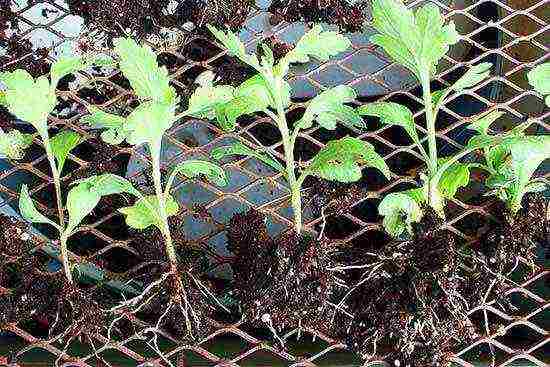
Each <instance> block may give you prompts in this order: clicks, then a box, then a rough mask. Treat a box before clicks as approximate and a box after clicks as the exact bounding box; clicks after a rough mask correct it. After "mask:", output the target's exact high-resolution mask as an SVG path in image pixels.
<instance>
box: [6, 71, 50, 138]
mask: <svg viewBox="0 0 550 367" xmlns="http://www.w3.org/2000/svg"><path fill="white" fill-rule="evenodd" d="M0 81H1V82H3V83H4V84H5V86H6V90H5V91H4V101H5V104H6V107H7V108H8V110H9V111H10V113H12V114H13V115H15V116H16V117H17V118H19V119H21V120H23V121H27V122H29V123H30V124H32V125H33V126H34V127H35V128H36V130H38V132H39V134H40V135H41V136H47V133H48V126H47V119H48V115H49V114H50V112H52V110H53V109H54V107H55V105H56V104H57V98H56V96H55V93H54V92H53V91H52V90H51V89H50V83H49V82H48V79H46V77H43V76H42V77H39V78H38V79H36V80H34V79H33V78H32V76H31V75H30V74H29V73H28V72H26V71H24V70H15V71H13V72H7V73H1V74H0Z"/></svg>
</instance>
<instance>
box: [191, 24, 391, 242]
mask: <svg viewBox="0 0 550 367" xmlns="http://www.w3.org/2000/svg"><path fill="white" fill-rule="evenodd" d="M209 28H210V31H211V32H212V33H213V34H214V36H215V37H216V38H217V39H218V41H219V42H220V43H222V45H223V46H224V47H225V48H226V49H227V50H228V51H229V53H230V54H231V55H233V56H235V57H237V58H238V59H239V60H240V61H242V62H244V63H246V64H248V65H249V66H251V67H252V68H253V69H254V70H255V71H256V72H257V74H256V75H254V76H253V77H251V78H249V79H248V80H246V81H245V82H243V83H242V84H241V85H240V86H238V87H237V88H234V87H232V86H228V85H216V84H215V76H214V74H213V73H211V72H205V73H203V74H201V75H200V76H199V78H198V79H197V83H198V84H199V85H200V87H199V88H198V89H197V90H196V91H195V93H194V94H193V95H192V96H191V99H190V101H189V105H190V106H189V109H190V110H191V111H192V112H193V113H192V114H193V116H196V117H199V118H209V119H214V118H215V119H216V120H217V122H218V124H219V125H220V126H221V127H222V128H223V129H224V130H226V131H232V130H234V129H235V128H236V120H237V118H238V117H240V116H243V115H248V114H253V113H256V112H263V113H265V114H267V115H268V116H269V117H270V118H271V119H272V120H273V122H274V123H275V124H276V126H277V128H278V129H279V131H280V133H281V136H282V140H283V150H284V163H285V164H284V165H283V164H281V163H280V162H279V161H278V160H277V159H276V158H275V156H274V155H273V154H272V153H270V152H269V150H267V149H263V151H261V150H260V151H256V150H253V149H251V148H250V147H248V146H246V145H245V144H243V143H235V144H232V145H228V146H223V147H218V148H215V149H214V150H213V151H212V155H213V157H214V158H216V159H221V158H223V157H225V156H228V155H243V156H249V157H253V158H256V159H258V160H260V161H262V162H263V163H265V164H267V165H268V166H270V167H272V168H273V169H275V170H276V171H278V172H281V173H282V174H283V176H284V178H285V179H286V181H287V183H288V186H289V191H290V202H291V206H292V209H293V212H294V229H295V231H296V232H297V233H298V234H299V233H301V232H302V185H303V183H304V181H305V179H306V178H307V177H308V176H316V177H319V178H322V179H326V180H332V181H339V182H354V181H358V180H360V179H361V176H362V171H361V169H362V168H363V167H365V166H371V167H375V168H377V169H379V170H380V171H381V172H382V173H383V174H384V175H385V176H387V177H388V176H390V171H389V169H388V167H387V165H386V163H385V162H384V159H382V157H381V156H380V155H378V153H376V151H375V150H374V147H373V146H372V145H371V144H369V143H367V142H364V141H362V140H360V139H357V138H354V137H349V136H348V137H344V138H342V139H339V140H333V141H330V142H328V144H327V145H326V146H325V147H324V148H323V149H321V150H320V151H319V152H318V153H317V155H316V156H315V157H313V159H312V160H311V161H310V162H309V164H308V165H307V166H306V167H305V168H303V169H302V167H299V165H298V163H297V162H296V158H295V155H294V149H295V147H296V140H297V138H298V136H299V134H300V132H302V131H303V130H304V129H310V128H312V127H313V124H314V122H317V124H319V126H321V127H322V128H325V129H328V130H334V129H336V126H337V124H338V123H341V124H343V125H345V126H348V127H351V128H362V127H363V126H364V124H363V120H362V118H361V117H360V116H359V115H358V113H357V112H356V111H355V110H354V109H353V107H351V106H348V105H346V103H350V102H353V101H354V100H355V98H356V93H355V91H354V90H353V88H351V87H348V86H344V85H340V86H337V87H334V88H331V89H328V90H325V91H324V92H322V93H321V94H319V95H318V96H317V97H315V98H313V99H312V100H311V101H309V102H308V103H307V108H306V110H305V112H304V114H303V116H302V118H301V119H300V120H299V121H298V122H296V123H295V124H294V126H292V127H290V126H289V123H288V121H287V117H286V109H287V107H288V106H289V105H290V95H291V88H290V85H289V84H288V82H287V81H286V77H287V74H288V72H289V68H290V66H291V64H295V63H306V62H308V61H310V59H312V58H316V59H319V60H328V59H329V58H330V57H331V56H334V55H337V54H339V53H340V52H342V51H345V50H346V49H347V48H348V47H349V45H350V41H349V40H348V39H347V38H345V37H344V36H342V35H340V34H338V33H336V32H332V31H323V30H322V28H321V27H320V26H315V27H313V28H312V29H311V30H310V31H309V32H307V33H306V34H305V35H304V36H303V37H302V38H301V39H300V40H299V41H298V43H297V44H296V47H295V48H294V49H292V50H291V51H289V52H288V53H287V54H286V55H285V56H284V57H282V58H281V59H280V60H279V61H278V62H276V60H275V57H274V54H273V51H272V50H271V49H270V48H269V47H268V46H267V45H265V44H262V45H261V50H262V53H261V55H259V54H249V53H247V52H246V50H245V46H244V44H243V43H242V42H241V41H240V40H239V38H238V37H237V36H236V35H235V34H233V33H232V32H230V31H227V32H222V31H219V30H217V29H215V28H214V27H209ZM299 169H301V170H300V172H299V174H297V170H299Z"/></svg>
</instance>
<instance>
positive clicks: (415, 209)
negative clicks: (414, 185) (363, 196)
mask: <svg viewBox="0 0 550 367" xmlns="http://www.w3.org/2000/svg"><path fill="white" fill-rule="evenodd" d="M423 202H425V197H424V196H423V191H422V189H412V190H407V191H402V192H396V193H391V194H388V195H386V196H385V197H384V199H382V201H381V202H380V205H379V206H378V213H379V214H380V215H381V216H383V217H384V219H383V221H382V224H383V225H384V229H385V230H386V232H388V233H389V234H390V235H391V236H393V237H399V236H401V235H402V234H403V233H404V232H405V231H408V232H409V233H412V223H416V222H419V221H420V220H421V219H422V209H421V207H420V204H421V203H423Z"/></svg>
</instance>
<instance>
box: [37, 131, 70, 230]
mask: <svg viewBox="0 0 550 367" xmlns="http://www.w3.org/2000/svg"><path fill="white" fill-rule="evenodd" d="M41 135H42V136H41V137H42V142H43V143H44V149H45V150H46V156H47V158H48V162H49V163H50V169H51V170H52V178H53V185H54V188H55V197H56V202H57V214H58V216H59V225H60V227H61V228H65V215H64V214H63V202H62V199H61V175H60V172H59V171H58V170H57V165H56V163H55V157H54V155H53V151H52V146H51V144H50V139H49V137H48V136H47V135H43V134H41Z"/></svg>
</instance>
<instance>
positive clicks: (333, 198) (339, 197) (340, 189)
mask: <svg viewBox="0 0 550 367" xmlns="http://www.w3.org/2000/svg"><path fill="white" fill-rule="evenodd" d="M366 194H367V192H366V190H364V189H363V188H361V187H360V186H359V185H357V184H353V183H352V184H346V183H341V182H336V181H327V180H322V179H317V178H313V179H312V182H311V184H309V186H308V189H307V191H306V195H305V197H304V203H305V205H304V206H309V205H311V207H312V209H313V210H314V212H315V213H321V210H323V211H324V214H325V215H339V214H343V213H347V212H349V211H350V208H351V207H353V206H354V205H356V204H357V203H358V202H359V201H361V199H362V198H364V197H365V195H366Z"/></svg>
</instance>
